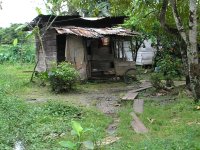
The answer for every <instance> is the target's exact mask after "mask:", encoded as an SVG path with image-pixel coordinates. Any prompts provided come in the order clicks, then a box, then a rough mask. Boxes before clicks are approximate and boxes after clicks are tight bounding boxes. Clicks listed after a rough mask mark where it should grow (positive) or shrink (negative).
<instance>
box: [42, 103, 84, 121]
mask: <svg viewBox="0 0 200 150" xmlns="http://www.w3.org/2000/svg"><path fill="white" fill-rule="evenodd" d="M44 110H45V112H46V113H47V114H49V115H52V116H63V117H64V116H65V117H76V116H78V115H80V114H81V111H80V109H78V108H77V107H74V106H69V105H66V104H64V103H58V102H54V101H50V102H48V103H47V104H45V106H44ZM79 117H80V116H79Z"/></svg>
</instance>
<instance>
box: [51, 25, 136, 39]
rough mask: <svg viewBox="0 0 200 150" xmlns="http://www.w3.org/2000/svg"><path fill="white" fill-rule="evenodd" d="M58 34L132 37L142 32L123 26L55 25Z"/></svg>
mask: <svg viewBox="0 0 200 150" xmlns="http://www.w3.org/2000/svg"><path fill="white" fill-rule="evenodd" d="M53 29H55V30H56V32H57V33H58V34H69V35H76V36H82V37H87V38H100V37H104V36H123V37H132V36H137V35H140V33H138V32H135V31H130V30H127V29H123V28H83V27H75V26H66V27H53Z"/></svg>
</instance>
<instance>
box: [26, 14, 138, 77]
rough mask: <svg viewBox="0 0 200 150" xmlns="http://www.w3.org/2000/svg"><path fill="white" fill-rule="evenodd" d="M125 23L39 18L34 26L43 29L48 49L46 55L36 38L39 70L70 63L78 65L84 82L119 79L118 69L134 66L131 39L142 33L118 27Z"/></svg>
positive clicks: (121, 19)
mask: <svg viewBox="0 0 200 150" xmlns="http://www.w3.org/2000/svg"><path fill="white" fill-rule="evenodd" d="M124 19H125V17H106V18H82V17H80V16H49V15H40V16H38V17H36V18H35V19H34V20H33V21H32V22H31V23H30V26H31V28H33V27H35V26H38V27H39V29H40V32H41V36H42V42H43V47H44V51H43V50H42V48H41V44H40V43H41V42H40V40H39V38H38V37H37V36H36V54H37V67H36V70H37V71H40V72H41V71H45V70H47V69H49V68H51V65H52V64H53V63H57V64H58V63H60V62H63V61H68V62H71V63H72V64H74V66H75V67H76V69H77V70H78V71H79V73H80V76H81V78H82V79H88V78H96V77H106V76H115V75H116V69H117V68H119V67H120V66H121V68H124V67H126V65H124V62H129V64H134V61H133V60H134V59H133V55H134V54H133V51H132V49H131V46H132V43H131V38H132V36H136V35H138V33H136V32H131V31H129V30H126V29H123V28H119V27H116V26H118V25H119V24H122V23H123V22H124ZM31 28H30V27H29V30H30V29H31ZM120 64H121V65H120ZM119 71H120V70H118V72H119Z"/></svg>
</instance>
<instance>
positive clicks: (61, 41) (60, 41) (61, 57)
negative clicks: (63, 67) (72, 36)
mask: <svg viewBox="0 0 200 150" xmlns="http://www.w3.org/2000/svg"><path fill="white" fill-rule="evenodd" d="M56 42H57V63H59V62H63V61H65V45H66V35H64V34H62V35H57V38H56Z"/></svg>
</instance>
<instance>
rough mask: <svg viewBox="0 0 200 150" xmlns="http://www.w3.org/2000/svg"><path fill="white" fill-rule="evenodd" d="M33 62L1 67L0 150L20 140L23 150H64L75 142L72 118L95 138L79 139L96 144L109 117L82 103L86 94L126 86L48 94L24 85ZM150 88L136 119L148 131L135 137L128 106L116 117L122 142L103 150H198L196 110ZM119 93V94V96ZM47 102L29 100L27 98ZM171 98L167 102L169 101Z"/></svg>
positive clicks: (199, 114)
mask: <svg viewBox="0 0 200 150" xmlns="http://www.w3.org/2000/svg"><path fill="white" fill-rule="evenodd" d="M32 68H33V65H32V64H23V65H21V64H15V65H12V64H1V65H0V70H1V73H0V115H1V118H0V132H1V134H0V149H2V150H5V149H13V147H14V143H15V142H16V141H22V142H23V144H24V145H25V148H26V149H28V150H46V149H52V150H59V149H63V148H62V147H61V146H60V145H59V144H58V142H59V141H61V140H74V139H73V136H71V133H70V132H71V120H76V121H78V122H80V123H81V125H82V126H83V128H94V129H96V130H97V132H96V133H95V135H93V134H91V133H87V134H85V136H84V137H83V139H85V140H91V139H93V138H94V137H95V139H97V140H99V139H102V138H105V137H106V128H107V127H108V125H109V124H110V123H111V122H112V117H111V116H108V115H105V114H103V113H101V112H100V111H99V110H97V109H96V108H95V107H94V106H93V105H86V104H87V102H88V101H85V102H83V101H84V100H83V97H85V98H87V96H88V95H87V93H88V92H91V91H92V93H95V92H97V93H98V92H99V91H102V90H105V89H106V88H107V89H109V88H115V87H121V88H123V87H124V88H125V87H126V85H125V84H124V83H120V82H118V83H86V84H83V85H78V86H77V89H76V91H75V92H70V93H67V94H59V95H58V94H54V93H51V91H50V89H49V87H48V86H46V87H41V86H39V85H38V84H37V83H35V84H34V83H29V80H30V76H31V73H30V72H27V71H31V70H32ZM148 93H150V95H151V94H152V93H154V91H153V90H152V89H150V90H147V91H144V92H143V93H140V95H139V98H143V99H144V100H145V107H144V113H143V114H141V115H138V116H139V118H140V119H141V120H142V121H143V123H144V124H145V126H146V127H147V128H148V129H149V132H148V133H147V134H136V133H135V132H134V130H133V129H132V128H131V125H130V122H131V120H132V117H131V116H130V112H131V111H132V103H131V102H125V103H123V104H122V106H121V107H120V110H119V112H118V114H117V115H118V117H119V119H120V122H119V126H118V128H117V131H116V134H117V136H119V137H121V139H120V140H119V141H117V142H115V143H114V144H111V145H107V146H106V147H103V148H102V149H113V150H129V149H131V150H132V149H133V150H134V149H135V150H138V149H139V150H140V149H141V150H143V149H145V150H146V149H149V150H158V149H159V150H160V149H161V150H162V149H163V150H166V149H167V150H168V149H169V150H171V149H174V150H181V149H191V150H192V149H194V150H196V149H200V111H199V110H196V109H195V107H196V106H197V105H200V104H194V103H193V101H192V100H191V98H189V97H187V96H186V93H185V92H184V90H182V89H178V92H177V94H169V95H166V96H162V97H151V96H149V95H148ZM117 94H118V95H123V93H121V92H119V93H117ZM34 98H38V99H45V100H47V101H41V102H28V101H27V99H34ZM168 99H172V100H168Z"/></svg>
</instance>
